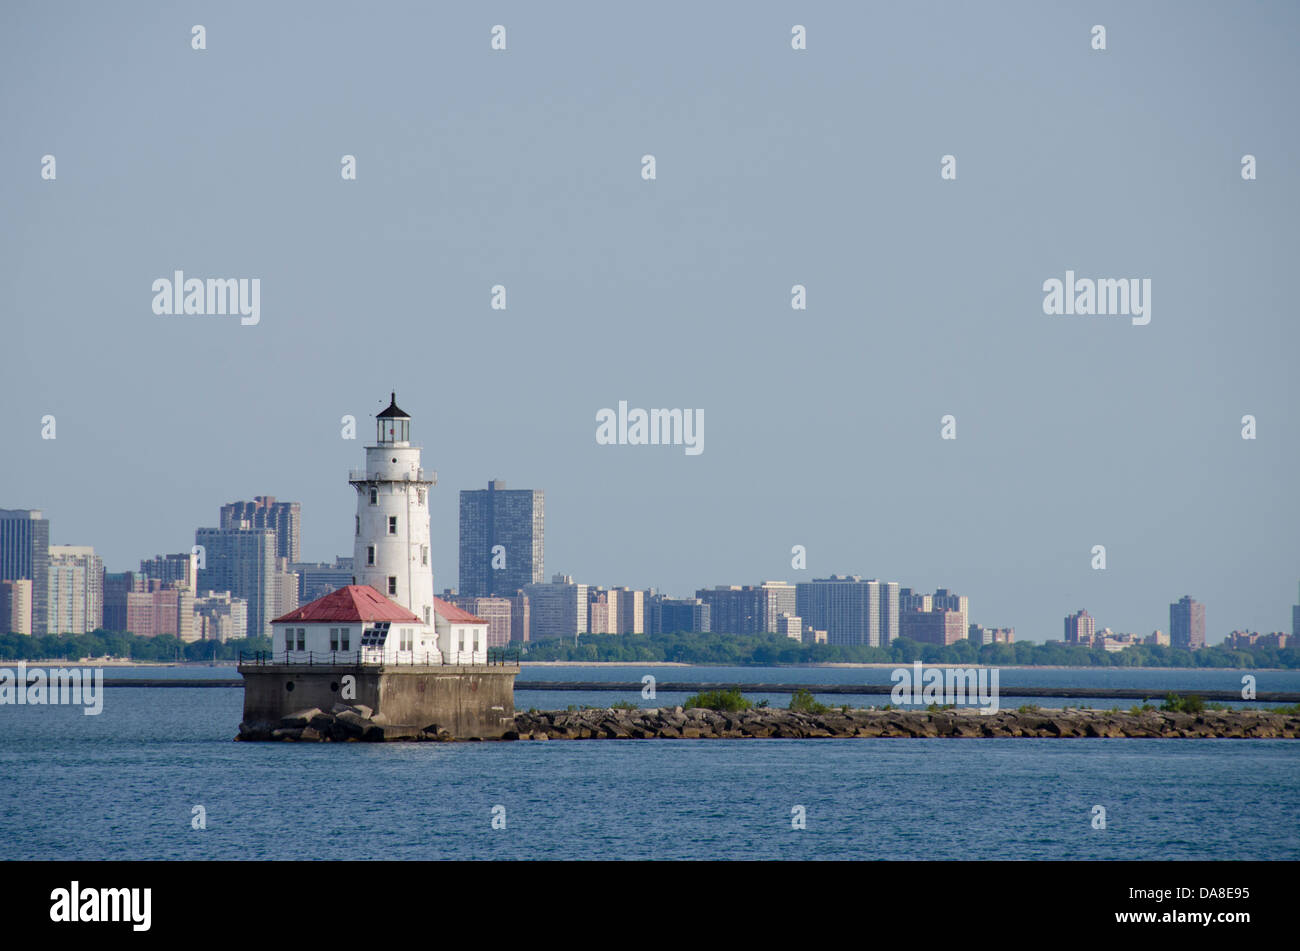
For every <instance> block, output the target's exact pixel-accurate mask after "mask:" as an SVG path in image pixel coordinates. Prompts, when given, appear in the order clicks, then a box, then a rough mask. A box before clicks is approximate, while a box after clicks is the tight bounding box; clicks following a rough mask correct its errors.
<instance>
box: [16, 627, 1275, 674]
mask: <svg viewBox="0 0 1300 951" xmlns="http://www.w3.org/2000/svg"><path fill="white" fill-rule="evenodd" d="M575 640H576V643H575ZM270 650H271V643H270V641H269V640H268V639H267V638H264V637H250V638H245V639H242V640H237V641H229V642H227V643H225V644H218V643H215V642H212V641H196V642H194V643H190V644H186V643H184V642H183V641H181V640H180V639H179V638H176V637H173V636H170V635H159V636H158V637H137V636H136V635H133V634H118V633H113V632H109V631H95V632H94V633H91V634H57V635H55V634H49V635H44V636H34V637H29V636H26V635H23V634H4V635H0V660H7V661H17V660H58V659H66V660H78V659H80V658H83V657H113V658H119V659H122V660H132V661H137V662H143V663H149V662H158V663H175V662H177V661H191V662H201V661H208V662H211V661H232V660H236V659H238V656H239V652H240V651H244V652H245V653H247V652H250V651H270ZM511 652H512V656H513V652H514V646H513V645H512V648H511ZM519 656H520V659H522V660H525V661H570V662H604V663H647V662H669V663H680V664H707V665H711V666H718V667H745V666H772V665H778V664H780V665H784V664H836V663H857V664H873V663H874V664H910V663H912V662H913V661H918V660H919V661H921V662H922V663H925V664H962V665H974V664H983V665H986V666H990V667H1227V668H1238V669H1252V668H1253V669H1260V668H1272V669H1278V668H1289V669H1297V668H1300V650H1297V649H1296V648H1294V647H1288V648H1285V649H1283V650H1277V649H1276V648H1270V647H1259V648H1250V649H1244V650H1229V649H1228V648H1226V647H1203V648H1201V649H1200V650H1195V651H1189V650H1183V649H1181V648H1175V647H1146V646H1134V647H1126V648H1125V649H1124V650H1122V651H1115V652H1113V653H1112V652H1107V651H1104V650H1094V649H1091V648H1087V647H1077V646H1069V645H1065V644H1034V643H1032V642H1023V643H1019V644H985V645H983V646H982V647H977V646H976V645H975V644H973V643H971V642H970V641H960V642H958V643H956V644H950V645H949V646H947V647H939V646H937V645H935V644H922V643H919V642H917V641H911V640H908V639H906V638H899V639H898V640H896V641H894V642H893V643H892V644H890V645H889V647H859V646H851V645H839V644H834V645H832V644H807V645H805V644H799V643H798V642H796V641H793V640H791V639H790V638H787V637H782V636H780V635H778V634H754V635H738V634H582V635H579V636H578V637H577V638H563V639H557V640H548V641H541V642H538V643H535V644H527V645H523V648H522V650H521V651H519Z"/></svg>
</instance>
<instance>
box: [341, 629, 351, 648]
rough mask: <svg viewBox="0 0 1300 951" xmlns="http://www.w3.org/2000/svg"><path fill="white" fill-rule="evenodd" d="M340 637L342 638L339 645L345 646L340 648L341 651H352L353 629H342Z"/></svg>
mask: <svg viewBox="0 0 1300 951" xmlns="http://www.w3.org/2000/svg"><path fill="white" fill-rule="evenodd" d="M339 637H340V640H339V643H340V644H342V645H343V646H342V647H340V648H339V650H345V651H350V650H352V628H350V627H344V628H340V630H339Z"/></svg>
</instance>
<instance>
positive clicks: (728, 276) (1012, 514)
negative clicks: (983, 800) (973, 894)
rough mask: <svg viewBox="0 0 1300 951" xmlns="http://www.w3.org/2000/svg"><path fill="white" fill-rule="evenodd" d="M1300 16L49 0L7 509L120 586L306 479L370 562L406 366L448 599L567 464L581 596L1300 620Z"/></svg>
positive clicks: (37, 58)
mask: <svg viewBox="0 0 1300 951" xmlns="http://www.w3.org/2000/svg"><path fill="white" fill-rule="evenodd" d="M794 11H798V12H794ZM196 23H200V24H203V25H204V26H205V27H206V29H207V49H206V50H204V51H195V50H192V49H191V47H190V27H191V26H192V25H193V24H196ZM497 23H500V24H504V25H505V26H506V28H507V41H508V50H507V51H506V52H504V53H497V52H493V51H492V50H490V49H489V39H490V36H489V32H490V29H491V27H492V26H493V25H494V24H497ZM794 23H802V24H804V25H805V26H806V27H807V30H808V49H807V50H806V51H803V52H795V51H792V50H791V49H790V42H789V40H790V28H791V26H792V25H793V24H794ZM1095 23H1100V24H1104V25H1105V26H1106V28H1107V34H1108V35H1107V40H1108V47H1109V48H1108V49H1107V50H1106V51H1105V52H1094V51H1093V50H1092V49H1091V48H1090V34H1089V31H1090V28H1091V27H1092V25H1093V24H1095ZM1298 26H1300V14H1298V13H1297V7H1296V5H1295V4H1293V3H1257V4H1249V5H1233V4H1223V3H1186V2H1177V3H1173V2H1167V3H1142V4H1128V3H1115V4H1109V3H1091V4H1079V3H1068V4H1067V3H1061V4H1045V3H1038V2H1026V3H1015V4H1007V3H1003V4H997V5H990V4H967V3H941V4H914V3H907V4H903V3H871V4H858V3H854V4H848V3H844V4H816V5H812V6H811V7H807V6H806V7H803V8H802V9H801V8H800V6H799V5H789V4H767V3H743V4H742V3H725V4H696V3H660V4H655V5H653V6H652V7H650V8H647V7H644V6H638V5H633V4H609V3H562V4H537V3H496V4H492V5H490V7H483V6H482V5H478V4H469V3H462V4H427V3H377V4H356V5H353V4H346V5H339V4H329V3H325V4H320V3H311V4H306V3H275V4H266V3H221V4H164V3H155V4H146V3H130V4H122V5H117V4H114V5H105V4H98V3H85V4H68V3H32V2H7V3H5V4H3V6H2V7H0V118H2V119H3V126H2V128H3V130H4V134H3V136H2V137H0V220H3V222H4V225H5V226H4V228H3V229H0V287H2V288H3V298H0V308H2V309H0V316H2V319H3V337H2V338H0V347H2V349H3V359H2V361H0V362H2V365H3V368H4V371H3V376H0V406H2V407H3V412H2V413H0V452H2V453H3V463H4V464H3V465H2V466H0V507H7V508H19V507H24V508H26V507H35V508H41V509H44V510H45V512H46V514H47V516H48V517H49V518H50V519H51V521H52V541H54V542H55V543H59V544H92V545H94V546H95V547H96V549H97V550H98V551H100V552H101V553H102V554H103V555H104V557H105V560H106V563H107V565H108V567H109V569H110V570H124V569H127V568H133V567H135V566H136V563H137V562H138V560H139V559H140V558H142V557H147V556H151V555H154V554H156V553H159V552H168V551H178V550H183V549H186V548H188V546H189V545H190V544H192V542H193V533H194V529H195V528H196V527H197V526H200V525H213V524H215V523H216V520H217V509H218V507H219V506H220V505H221V504H222V503H224V502H228V501H231V500H234V499H240V498H249V497H251V496H252V495H254V494H270V495H275V496H277V497H279V498H282V499H295V500H298V501H300V502H301V503H302V506H303V544H304V553H305V555H306V556H307V557H308V558H311V559H327V558H330V557H332V556H333V555H335V554H350V553H351V545H352V535H351V530H352V517H351V516H352V512H353V511H354V507H355V497H354V494H353V491H352V489H350V488H349V487H348V485H347V483H346V476H347V470H348V469H349V468H351V467H354V466H359V465H360V464H361V461H362V445H363V441H362V440H358V441H356V442H348V441H344V440H342V439H340V437H339V429H340V424H339V419H340V417H341V416H343V415H344V414H348V413H350V414H354V415H356V416H357V417H358V419H359V422H360V430H361V435H362V436H363V437H364V438H366V439H368V437H369V435H370V433H371V432H372V423H371V422H370V419H369V414H373V413H375V412H377V411H378V410H380V409H382V408H383V406H384V405H386V400H387V396H388V392H389V390H391V389H396V390H397V393H398V398H399V402H400V404H401V405H402V406H403V407H404V408H405V409H406V410H408V411H409V412H410V413H411V414H412V415H413V417H414V422H413V432H414V439H415V440H416V441H418V442H420V443H421V444H423V446H424V447H425V463H426V465H427V466H428V467H430V468H436V469H437V470H438V471H439V485H438V487H437V489H435V491H434V496H433V499H434V507H433V533H434V551H433V555H434V569H435V584H436V586H437V588H438V589H441V588H443V587H445V586H452V585H454V584H455V583H456V540H457V539H456V536H457V514H456V513H457V493H458V491H459V490H460V489H464V488H481V487H483V486H485V485H486V483H487V480H488V479H491V478H500V479H504V480H505V481H506V482H507V484H508V485H509V486H511V487H515V488H543V489H545V490H546V507H547V523H546V530H547V548H546V568H547V572H548V574H549V573H551V572H555V571H563V572H566V573H571V574H573V575H575V576H577V577H578V578H579V579H580V580H583V581H587V582H590V583H593V584H595V583H603V584H627V585H633V586H641V587H645V586H651V585H653V586H657V587H660V588H662V589H667V590H668V591H670V592H674V593H679V594H687V593H689V592H691V591H693V590H694V589H695V588H696V587H701V586H711V585H714V584H748V583H757V582H759V581H761V580H763V579H765V578H770V579H785V580H788V581H799V580H806V579H808V578H812V577H823V576H825V575H827V574H829V573H831V572H839V573H844V572H849V573H860V574H863V575H867V576H879V577H884V578H888V579H891V580H897V581H899V582H900V583H902V584H903V585H906V586H911V587H916V588H922V589H926V590H931V589H933V588H934V587H936V586H947V587H950V588H953V589H955V590H957V591H958V592H960V593H964V594H967V595H969V596H970V599H971V614H972V620H975V621H979V622H981V623H985V624H989V625H1014V626H1015V627H1016V628H1017V631H1018V633H1019V635H1020V636H1021V637H1023V638H1030V639H1035V640H1041V639H1043V638H1048V637H1059V636H1060V635H1061V618H1062V617H1063V616H1064V615H1065V614H1066V613H1069V612H1072V611H1074V610H1077V609H1078V608H1080V607H1086V608H1088V610H1089V611H1090V612H1091V613H1092V614H1093V615H1095V616H1096V617H1097V619H1098V624H1099V626H1110V627H1112V628H1114V629H1116V630H1121V631H1136V632H1138V633H1143V634H1145V633H1148V632H1150V631H1151V630H1152V629H1153V628H1156V627H1159V628H1161V629H1165V630H1167V628H1168V605H1169V603H1170V602H1171V601H1174V600H1176V599H1177V598H1178V597H1179V596H1181V595H1183V594H1185V593H1189V594H1192V595H1193V596H1194V597H1196V598H1197V599H1198V600H1201V601H1203V602H1205V603H1206V605H1207V609H1206V613H1207V620H1208V627H1209V635H1210V640H1211V641H1218V640H1220V639H1221V638H1222V637H1223V635H1224V634H1225V633H1227V632H1228V631H1230V630H1232V629H1233V628H1248V629H1257V630H1261V631H1271V630H1279V629H1282V630H1289V626H1290V605H1291V604H1293V603H1294V602H1295V600H1296V595H1297V590H1296V587H1297V581H1300V532H1297V526H1300V506H1298V503H1297V497H1296V491H1295V488H1296V484H1297V471H1298V469H1300V465H1298V463H1300V451H1298V448H1297V447H1300V423H1298V422H1297V419H1296V410H1297V408H1298V407H1300V392H1298V391H1300V385H1298V384H1297V370H1296V367H1297V357H1298V355H1300V330H1297V323H1296V313H1295V306H1294V299H1295V298H1294V293H1293V291H1291V290H1288V288H1290V287H1292V286H1293V284H1294V277H1293V276H1292V275H1293V274H1294V272H1295V264H1294V262H1295V260H1296V258H1297V255H1298V252H1300V241H1298V239H1297V230H1296V227H1295V222H1296V219H1297V197H1298V196H1300V191H1298V189H1300V185H1298V181H1300V176H1298V174H1297V166H1296V160H1297V156H1300V142H1297V138H1298V133H1297V125H1296V122H1295V101H1296V93H1297V88H1298V86H1300V83H1298V82H1297V79H1298V78H1300V58H1297V57H1296V55H1295V51H1296V49H1297V48H1298V47H1300V43H1298V42H1297V40H1298V39H1300V37H1298V36H1297V27H1298ZM646 153H653V154H654V155H655V156H656V159H657V172H658V178H657V180H656V181H654V182H645V181H642V179H641V177H640V167H641V166H640V159H641V156H642V155H643V154H646ZM1246 153H1250V154H1254V155H1255V156H1256V157H1257V160H1258V168H1259V178H1258V180H1257V181H1254V182H1243V181H1242V180H1241V176H1240V162H1241V156H1242V155H1243V154H1246ZM46 154H53V155H54V156H55V157H56V161H57V179H56V180H55V181H52V182H51V181H43V180H42V179H41V177H40V163H41V157H42V156H43V155H46ZM345 154H352V155H355V156H356V158H357V169H358V179H357V180H356V181H355V182H345V181H343V180H342V179H341V177H340V174H339V170H340V158H341V157H342V156H343V155H345ZM944 154H953V155H955V156H956V157H957V169H958V178H957V180H956V181H953V182H945V181H941V180H940V177H939V161H940V156H942V155H944ZM1067 268H1071V269H1074V270H1075V271H1076V272H1078V274H1079V275H1080V276H1092V277H1146V278H1150V279H1151V280H1152V284H1153V291H1152V320H1151V323H1150V324H1149V325H1148V326H1145V327H1134V326H1132V325H1131V324H1130V322H1129V321H1128V320H1122V319H1121V320H1108V319H1101V318H1058V317H1049V316H1046V315H1044V314H1043V311H1042V298H1043V292H1042V284H1043V282H1044V281H1045V280H1047V279H1048V278H1051V277H1057V278H1060V277H1063V276H1064V272H1065V270H1066V269H1067ZM175 269H182V270H184V271H185V272H186V273H187V275H188V276H192V277H250V278H251V277H257V278H260V279H261V285H262V299H261V322H260V323H259V324H258V325H257V326H241V325H240V323H239V322H238V320H235V319H229V318H226V319H221V318H202V317H180V318H173V317H159V316H155V315H154V314H153V312H152V310H151V306H150V304H151V300H152V293H151V290H150V288H151V284H152V282H153V280H154V279H155V278H158V277H170V275H171V272H172V271H173V270H175ZM795 283H802V284H805V285H806V286H807V288H808V309H807V310H806V311H802V312H796V311H793V310H791V308H790V304H789V301H790V288H791V285H793V284H795ZM494 284H504V285H505V286H506V287H507V293H508V305H509V306H508V310H506V311H504V312H497V311H493V310H491V309H490V308H489V290H490V288H491V287H492V285H494ZM620 399H625V400H627V401H628V402H629V404H630V405H631V406H634V407H635V406H641V407H690V408H702V409H703V410H704V412H705V420H706V423H705V451H704V452H703V453H702V454H701V455H699V456H687V455H686V454H684V453H683V452H682V450H681V448H680V447H678V448H673V447H630V446H598V445H597V444H596V441H595V438H594V436H595V428H596V423H595V414H596V412H597V411H598V410H599V409H601V408H603V407H613V406H616V405H617V403H618V401H619V400H620ZM948 413H951V414H953V415H954V416H955V417H956V419H957V427H958V430H957V431H958V438H957V439H956V440H955V441H942V440H941V439H940V438H939V420H940V417H941V416H943V415H944V414H948ZM1247 413H1249V414H1253V415H1255V416H1256V418H1257V420H1258V432H1259V438H1258V439H1256V440H1254V441H1245V440H1242V439H1241V438H1240V429H1241V424H1240V419H1241V417H1242V416H1243V415H1244V414H1247ZM46 414H52V415H54V416H55V417H56V420H57V438H56V439H54V440H42V439H41V423H40V421H41V417H42V416H44V415H46ZM795 544H802V545H805V546H806V547H807V550H808V570H807V571H805V572H798V571H794V570H792V569H791V567H790V549H791V546H792V545H795ZM1095 544H1103V545H1105V546H1106V548H1107V558H1108V568H1107V570H1105V571H1094V570H1092V569H1091V567H1090V549H1091V548H1092V546H1093V545H1095Z"/></svg>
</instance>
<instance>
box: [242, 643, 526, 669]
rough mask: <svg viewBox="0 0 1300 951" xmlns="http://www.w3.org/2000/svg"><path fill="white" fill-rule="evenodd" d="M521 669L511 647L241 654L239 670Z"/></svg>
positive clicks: (246, 652)
mask: <svg viewBox="0 0 1300 951" xmlns="http://www.w3.org/2000/svg"><path fill="white" fill-rule="evenodd" d="M299 665H301V666H307V667H372V666H373V667H435V666H444V665H445V666H452V667H518V666H519V652H518V651H517V650H513V649H509V648H499V647H498V648H491V649H489V650H487V651H474V652H470V651H465V652H453V653H451V654H444V653H443V652H442V651H401V650H386V649H384V648H378V647H362V648H361V649H360V650H354V651H240V652H239V666H240V667H286V666H299Z"/></svg>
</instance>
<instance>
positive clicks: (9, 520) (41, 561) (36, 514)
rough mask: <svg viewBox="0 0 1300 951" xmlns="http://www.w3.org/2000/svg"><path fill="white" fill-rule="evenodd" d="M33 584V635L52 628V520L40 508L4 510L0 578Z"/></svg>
mask: <svg viewBox="0 0 1300 951" xmlns="http://www.w3.org/2000/svg"><path fill="white" fill-rule="evenodd" d="M20 578H26V579H28V580H30V581H31V583H32V630H31V632H32V634H35V635H41V634H45V633H47V632H48V630H49V610H50V598H49V584H50V523H49V522H48V521H46V519H45V518H44V516H42V515H41V512H40V510H39V509H0V580H5V581H16V580H18V579H20Z"/></svg>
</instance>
